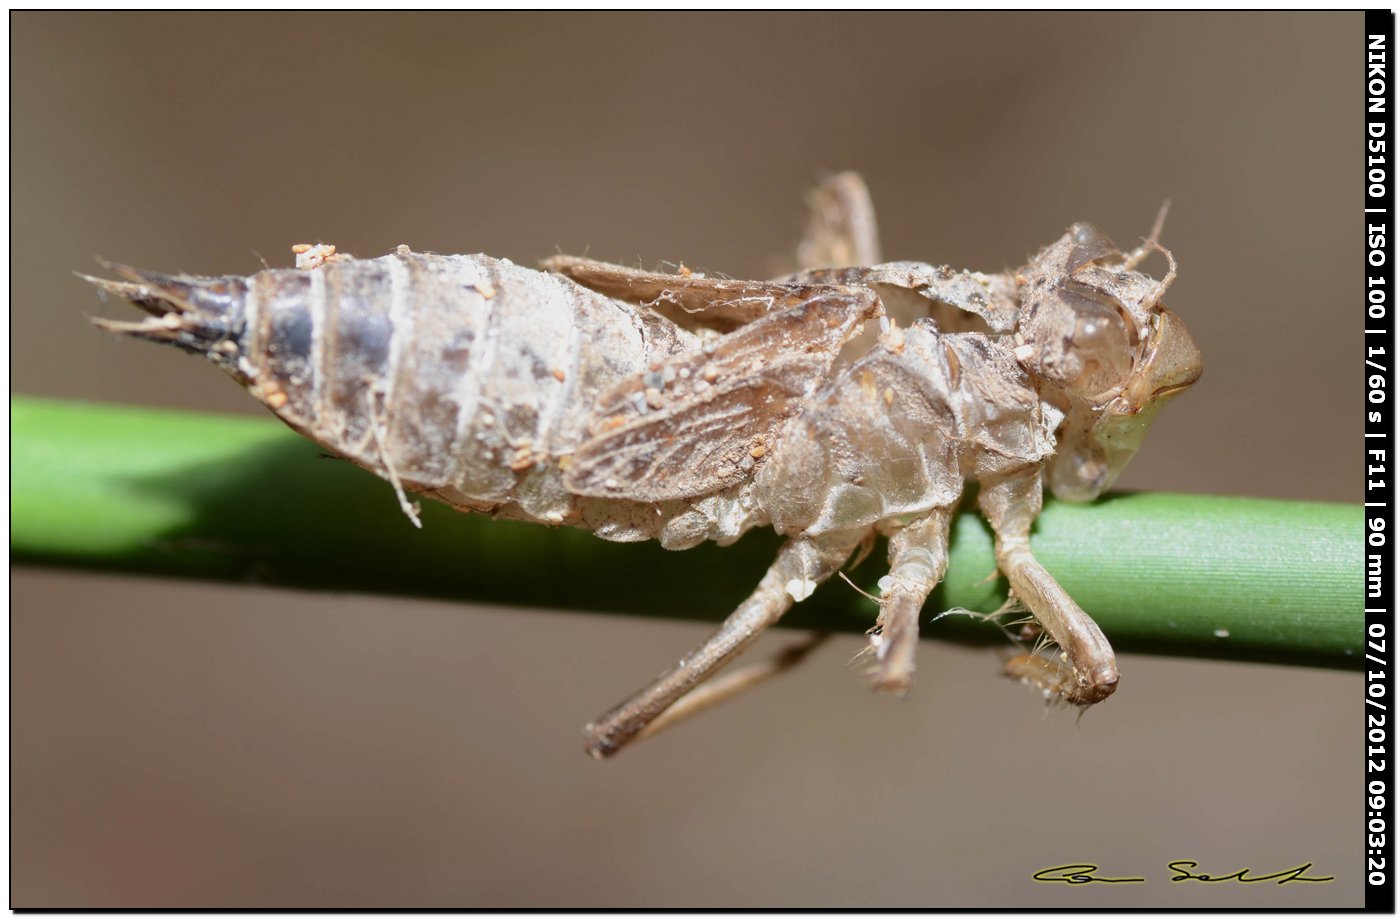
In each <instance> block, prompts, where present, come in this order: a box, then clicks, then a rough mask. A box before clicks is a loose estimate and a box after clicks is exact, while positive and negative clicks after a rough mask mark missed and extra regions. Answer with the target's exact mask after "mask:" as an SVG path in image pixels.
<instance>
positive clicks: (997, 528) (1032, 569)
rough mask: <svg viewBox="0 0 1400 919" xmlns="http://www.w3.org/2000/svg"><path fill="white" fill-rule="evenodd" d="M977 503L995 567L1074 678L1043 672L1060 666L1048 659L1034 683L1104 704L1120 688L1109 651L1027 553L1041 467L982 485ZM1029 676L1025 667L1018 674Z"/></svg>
mask: <svg viewBox="0 0 1400 919" xmlns="http://www.w3.org/2000/svg"><path fill="white" fill-rule="evenodd" d="M977 502H978V505H979V506H980V507H981V509H982V514H983V515H984V516H985V517H986V518H987V520H988V522H990V523H991V525H992V530H993V531H994V532H995V533H996V558H997V567H998V568H1000V569H1001V571H1002V573H1003V574H1005V575H1006V578H1007V580H1008V581H1010V582H1011V592H1012V593H1013V594H1015V596H1016V597H1017V598H1018V599H1019V600H1020V601H1021V602H1022V603H1023V604H1025V606H1026V608H1027V609H1029V610H1030V611H1031V612H1032V613H1033V614H1034V615H1035V617H1036V619H1038V620H1040V624H1041V625H1042V626H1044V627H1045V631H1047V632H1049V633H1050V637H1051V638H1053V639H1054V640H1055V643H1056V644H1058V645H1059V646H1060V648H1061V650H1063V651H1064V654H1065V657H1066V658H1067V660H1068V665H1069V666H1070V667H1072V668H1073V673H1072V674H1058V673H1055V674H1051V673H1047V672H1044V670H1045V668H1046V667H1048V668H1049V669H1052V670H1055V669H1057V668H1058V667H1059V664H1058V662H1057V661H1050V660H1049V659H1046V662H1043V666H1042V672H1041V674H1040V675H1039V676H1037V677H1034V678H1033V679H1034V681H1035V682H1036V683H1037V685H1041V686H1042V687H1053V688H1054V689H1055V690H1056V691H1058V692H1059V694H1060V695H1061V696H1063V697H1064V699H1065V700H1066V701H1068V702H1073V703H1074V704H1076V705H1092V704H1093V703H1095V702H1101V701H1103V700H1104V699H1107V698H1108V697H1109V696H1110V695H1112V694H1113V690H1114V689H1115V688H1116V687H1117V686H1118V664H1117V662H1116V660H1115V659H1114V656H1113V648H1112V646H1110V645H1109V643H1108V639H1106V638H1104V635H1103V632H1101V631H1099V627H1098V626H1097V625H1096V624H1095V623H1094V620H1092V619H1090V618H1089V616H1088V614H1087V613H1085V612H1084V611H1083V610H1082V609H1080V608H1079V605H1078V604H1077V603H1075V602H1074V600H1073V599H1071V598H1070V595H1069V594H1068V593H1066V592H1065V589H1064V588H1063V587H1061V586H1060V585H1059V584H1057V583H1056V582H1055V579H1054V578H1053V577H1051V576H1050V572H1048V571H1046V570H1045V568H1044V567H1043V566H1042V565H1041V564H1040V562H1038V561H1036V559H1035V556H1034V555H1032V554H1031V543H1030V534H1031V524H1032V523H1033V522H1034V521H1035V518H1036V516H1037V515H1039V514H1040V507H1041V482H1040V467H1038V466H1037V467H1033V468H1031V469H1028V470H1024V471H1018V472H1014V473H1011V474H1010V475H1006V476H1000V477H997V478H989V479H984V480H982V491H981V494H979V495H978V499H977ZM1032 672H1033V671H1032V670H1031V669H1029V668H1025V669H1023V670H1022V671H1021V675H1023V676H1026V675H1029V674H1031V673H1032ZM1071 677H1072V678H1071Z"/></svg>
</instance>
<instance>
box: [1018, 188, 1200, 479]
mask: <svg viewBox="0 0 1400 919" xmlns="http://www.w3.org/2000/svg"><path fill="white" fill-rule="evenodd" d="M1164 214H1165V211H1164ZM1160 228H1161V223H1160V218H1159V223H1158V227H1157V229H1156V230H1154V231H1153V234H1152V236H1151V237H1150V238H1149V239H1148V240H1147V241H1146V242H1145V243H1144V244H1143V245H1142V246H1141V247H1140V248H1138V249H1137V250H1135V251H1133V252H1131V253H1127V254H1125V253H1123V252H1121V251H1120V250H1119V249H1118V247H1117V246H1115V245H1114V244H1113V243H1112V241H1110V240H1109V239H1108V237H1107V236H1105V235H1104V234H1103V233H1101V232H1099V230H1097V229H1096V228H1094V227H1093V226H1091V225H1089V224H1087V223H1077V224H1075V225H1074V226H1073V227H1071V228H1070V229H1069V231H1068V232H1067V233H1066V234H1065V235H1064V236H1063V237H1061V238H1060V240H1059V241H1057V242H1055V243H1054V244H1053V245H1051V246H1050V247H1049V248H1047V249H1045V250H1044V251H1043V252H1041V253H1040V254H1039V255H1037V256H1036V257H1035V258H1034V259H1033V260H1032V261H1031V263H1030V264H1029V265H1027V266H1026V267H1025V268H1024V269H1022V270H1021V271H1020V272H1018V274H1017V278H1016V280H1017V284H1018V285H1020V290H1021V312H1020V321H1019V323H1018V324H1017V329H1016V337H1017V343H1018V345H1019V347H1018V348H1017V356H1018V357H1019V358H1020V359H1021V363H1022V365H1023V366H1025V368H1026V369H1027V371H1029V372H1030V374H1031V376H1032V377H1034V378H1035V380H1036V383H1037V385H1038V386H1039V387H1040V389H1041V392H1042V395H1043V396H1045V397H1046V398H1048V399H1049V400H1050V401H1052V402H1054V403H1055V404H1056V405H1058V406H1059V407H1060V408H1061V409H1062V410H1063V411H1064V412H1065V419H1064V421H1063V423H1062V424H1061V425H1060V428H1059V431H1058V435H1057V436H1058V439H1059V447H1058V449H1057V451H1056V454H1055V457H1054V459H1053V460H1052V461H1051V464H1050V469H1049V485H1050V489H1051V491H1052V492H1054V494H1055V496H1056V497H1057V498H1063V499H1067V500H1081V501H1082V500H1091V499H1093V498H1096V497H1098V496H1099V495H1100V494H1102V493H1103V492H1104V491H1106V490H1107V489H1108V488H1109V487H1110V486H1111V485H1112V484H1113V483H1114V481H1116V480H1117V478H1118V475H1119V474H1120V473H1121V472H1122V471H1123V468H1124V467H1125V466H1127V464H1128V461H1129V460H1130V459H1132V457H1133V454H1135V453H1136V452H1137V450H1138V447H1139V446H1141V445H1142V440H1143V437H1144V436H1145V435H1146V434H1147V429H1148V427H1150V426H1151V424H1152V421H1153V419H1154V418H1155V417H1156V415H1157V412H1158V411H1159V410H1160V409H1161V407H1162V406H1163V405H1164V404H1165V403H1166V402H1167V401H1168V400H1169V399H1171V398H1172V397H1173V396H1175V395H1177V394H1178V393H1180V392H1181V391H1182V390H1184V389H1186V387H1188V386H1190V385H1191V384H1192V383H1194V382H1195V381H1196V380H1197V379H1198V378H1199V377H1200V375H1201V355H1200V351H1199V350H1197V348H1196V344H1195V342H1194V341H1192V339H1191V335H1190V333H1189V332H1187V331H1186V326H1185V324H1184V323H1183V322H1182V321H1181V319H1179V318H1178V317H1177V315H1176V314H1175V313H1173V312H1171V311H1170V310H1168V309H1167V308H1166V307H1165V306H1163V305H1162V296H1163V295H1164V294H1165V293H1166V290H1167V288H1168V287H1169V286H1170V285H1171V283H1172V281H1173V280H1174V279H1175V277H1176V263H1175V260H1173V259H1172V256H1171V253H1170V252H1167V250H1165V249H1163V248H1162V247H1161V246H1160V245H1159V244H1158V243H1157V238H1156V237H1157V232H1158V230H1160ZM1154 251H1161V252H1162V253H1163V254H1164V255H1165V256H1166V258H1167V261H1168V264H1169V266H1170V268H1169V270H1168V272H1167V275H1166V277H1164V278H1163V279H1162V280H1161V281H1157V280H1155V279H1153V278H1151V277H1149V276H1147V275H1145V274H1142V273H1140V272H1138V271H1136V270H1135V269H1136V267H1137V265H1138V264H1140V263H1141V262H1142V261H1143V260H1144V259H1146V258H1147V256H1148V255H1150V254H1151V253H1152V252H1154Z"/></svg>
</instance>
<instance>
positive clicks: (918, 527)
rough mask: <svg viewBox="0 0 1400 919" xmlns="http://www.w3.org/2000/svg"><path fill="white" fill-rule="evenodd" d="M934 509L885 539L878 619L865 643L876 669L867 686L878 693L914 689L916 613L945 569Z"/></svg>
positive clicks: (942, 525)
mask: <svg viewBox="0 0 1400 919" xmlns="http://www.w3.org/2000/svg"><path fill="white" fill-rule="evenodd" d="M951 519H952V515H951V514H950V513H949V511H948V510H947V509H945V508H937V509H935V510H934V511H933V512H932V513H930V514H929V515H928V516H927V517H925V518H923V519H922V520H916V521H915V522H913V523H911V524H909V525H908V526H906V527H904V528H903V529H901V530H900V531H899V532H897V533H895V534H894V535H893V536H891V537H890V573H889V574H888V575H886V576H885V577H884V578H881V580H880V586H881V588H882V590H881V596H880V618H879V619H877V620H876V622H875V629H874V630H873V632H872V634H871V636H870V640H871V644H872V645H874V647H875V658H876V660H877V664H876V667H875V673H874V674H873V679H872V682H873V684H874V687H875V688H876V689H878V690H880V691H882V692H891V693H898V694H900V695H903V694H904V693H907V692H908V691H909V690H910V688H911V687H912V686H913V685H914V649H915V647H916V646H917V645H918V642H919V613H920V612H921V611H922V610H923V608H924V601H925V600H926V599H928V595H929V592H930V591H932V590H933V588H935V587H937V586H938V582H939V581H941V580H943V573H944V571H946V570H947V568H948V524H949V522H950V521H951Z"/></svg>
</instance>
